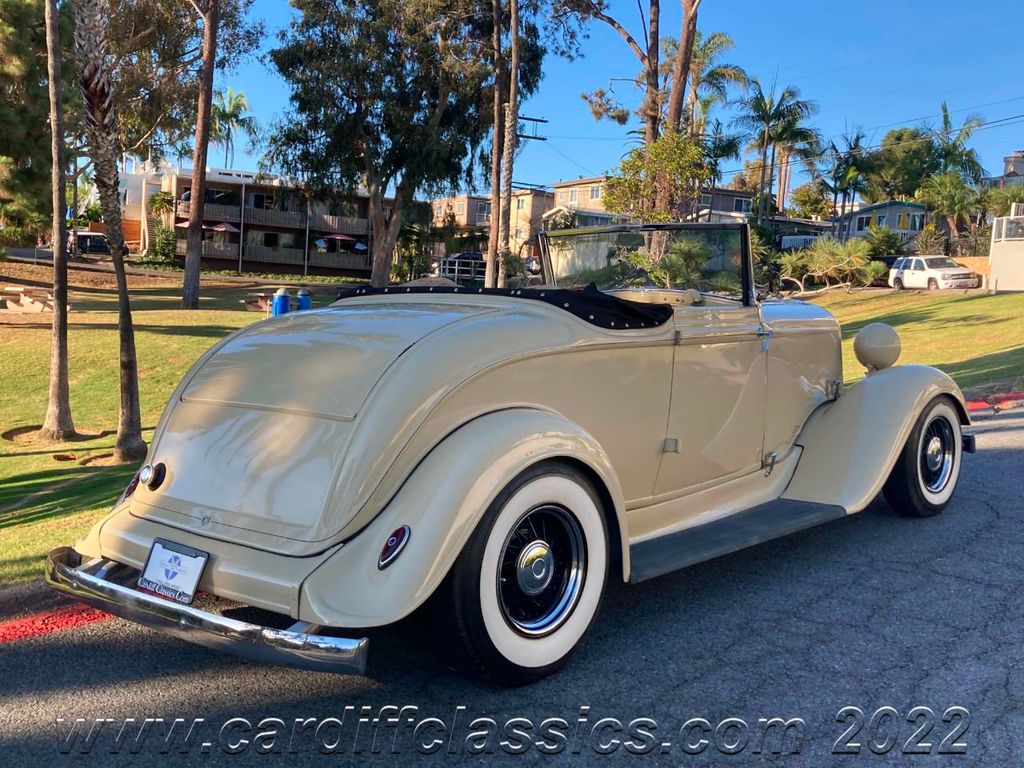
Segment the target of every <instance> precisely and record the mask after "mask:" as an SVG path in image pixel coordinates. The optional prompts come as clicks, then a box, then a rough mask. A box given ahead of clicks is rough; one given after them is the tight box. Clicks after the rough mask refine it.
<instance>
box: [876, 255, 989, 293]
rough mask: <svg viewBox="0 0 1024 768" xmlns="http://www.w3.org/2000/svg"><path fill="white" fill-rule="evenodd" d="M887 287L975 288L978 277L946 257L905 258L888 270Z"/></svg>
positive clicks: (901, 288) (900, 289)
mask: <svg viewBox="0 0 1024 768" xmlns="http://www.w3.org/2000/svg"><path fill="white" fill-rule="evenodd" d="M889 285H890V286H891V287H893V288H895V289H896V290H897V291H902V290H903V289H904V288H928V289H929V290H937V289H939V288H977V287H978V285H979V280H978V276H977V275H976V274H974V273H973V272H971V270H969V269H967V268H966V267H961V266H960V265H959V264H957V263H956V262H955V261H953V260H952V259H951V258H949V257H948V256H907V257H905V258H901V259H896V261H895V262H893V265H892V269H890V270H889Z"/></svg>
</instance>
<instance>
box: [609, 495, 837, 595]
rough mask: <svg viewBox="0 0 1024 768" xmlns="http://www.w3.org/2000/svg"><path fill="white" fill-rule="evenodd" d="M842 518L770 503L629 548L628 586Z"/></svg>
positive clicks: (808, 505)
mask: <svg viewBox="0 0 1024 768" xmlns="http://www.w3.org/2000/svg"><path fill="white" fill-rule="evenodd" d="M845 515H846V510H845V509H843V508H842V507H838V506H834V505H831V504H818V503H815V502H813V501H795V500H792V499H776V500H775V501H769V502H766V503H765V504H760V505H758V506H756V507H751V508H750V509H745V510H743V511H742V512H737V513H735V514H732V515H728V516H727V517H723V518H721V519H719V520H713V521H711V522H709V523H704V524H703V525H695V526H692V527H690V528H684V529H683V530H681V531H676V532H675V533H669V534H666V535H664V536H659V537H657V538H655V539H648V540H646V541H642V542H640V543H638V544H631V545H630V547H629V560H630V572H629V580H630V582H632V583H634V584H635V583H636V582H639V581H645V580H646V579H653V578H654V577H655V576H661V575H663V574H666V573H670V572H672V571H676V570H679V569H680V568H685V567H687V566H688V565H694V564H695V563H701V562H704V561H705V560H711V559H712V558H715V557H718V556H719V555H727V554H729V553H730V552H736V551H738V550H740V549H745V548H747V547H752V546H754V545H755V544H760V543H762V542H765V541H770V540H771V539H777V538H779V537H780V536H787V535H789V534H791V533H796V532H797V531H801V530H803V529H804V528H811V527H813V526H815V525H820V524H821V523H827V522H828V521H830V520H838V519H839V518H840V517H844V516H845Z"/></svg>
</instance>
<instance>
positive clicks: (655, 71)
mask: <svg viewBox="0 0 1024 768" xmlns="http://www.w3.org/2000/svg"><path fill="white" fill-rule="evenodd" d="M572 8H573V9H574V10H575V11H576V12H578V13H579V14H580V15H581V16H583V17H588V18H594V19H597V20H598V21H600V22H603V23H604V24H607V25H608V26H609V27H611V28H612V29H613V30H615V32H617V33H618V35H619V37H621V38H622V39H623V41H625V43H626V45H627V46H629V50H630V51H632V53H633V55H634V56H635V57H636V60H637V61H638V62H639V63H640V81H641V83H642V85H643V90H644V97H643V101H642V102H641V104H640V108H639V110H638V113H639V115H640V119H641V121H642V122H643V131H644V145H645V146H646V145H649V144H651V143H652V142H653V141H654V140H655V139H656V138H658V136H659V135H660V133H661V115H662V104H661V95H662V94H661V73H660V61H661V52H660V48H659V46H660V44H661V38H660V35H661V2H660V0H648V2H647V16H646V18H645V17H644V8H643V5H642V4H640V3H638V4H637V9H638V11H639V13H640V26H641V29H642V31H643V37H641V40H642V41H643V42H644V44H643V45H641V44H640V42H638V41H637V39H636V38H635V37H633V35H632V34H631V33H630V32H629V30H627V29H626V27H625V26H624V25H623V24H622V23H621V22H620V21H619V20H618V19H616V18H615V17H614V16H611V15H610V14H609V13H608V12H607V11H608V8H607V5H606V3H605V2H604V0H573V2H572ZM583 99H584V100H585V101H586V102H587V103H588V104H590V109H591V111H592V112H593V113H594V117H595V118H597V119H601V118H604V117H607V118H610V119H613V120H615V122H617V123H620V124H625V123H626V121H627V120H628V119H629V111H628V110H626V109H624V108H623V107H622V106H621V105H620V104H619V103H618V101H617V100H616V99H615V98H613V97H612V96H611V94H609V93H608V92H607V91H604V90H597V91H593V92H591V93H585V94H583ZM652 202H653V201H652Z"/></svg>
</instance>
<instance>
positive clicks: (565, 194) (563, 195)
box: [558, 189, 569, 203]
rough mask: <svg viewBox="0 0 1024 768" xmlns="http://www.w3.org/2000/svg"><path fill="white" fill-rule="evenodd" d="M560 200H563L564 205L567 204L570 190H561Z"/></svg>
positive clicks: (559, 193)
mask: <svg viewBox="0 0 1024 768" xmlns="http://www.w3.org/2000/svg"><path fill="white" fill-rule="evenodd" d="M558 199H559V200H561V201H562V202H563V203H564V202H566V201H567V200H568V199H569V190H567V189H562V190H559V192H558Z"/></svg>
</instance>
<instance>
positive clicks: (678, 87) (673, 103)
mask: <svg viewBox="0 0 1024 768" xmlns="http://www.w3.org/2000/svg"><path fill="white" fill-rule="evenodd" d="M700 2H701V0H683V2H682V6H683V24H682V29H680V31H679V50H678V51H676V60H675V62H674V63H673V66H672V91H671V93H670V94H669V101H668V113H667V117H666V118H665V124H666V125H667V126H668V130H670V131H678V130H679V129H680V128H681V127H682V121H683V94H684V93H685V92H686V80H687V77H688V76H689V74H690V64H691V62H692V61H693V42H694V40H695V39H696V37H697V11H698V9H699V8H700Z"/></svg>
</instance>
